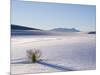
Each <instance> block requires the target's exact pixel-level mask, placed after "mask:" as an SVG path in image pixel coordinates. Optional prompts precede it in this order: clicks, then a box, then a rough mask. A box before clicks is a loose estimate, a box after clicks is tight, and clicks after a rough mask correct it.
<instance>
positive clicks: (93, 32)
mask: <svg viewBox="0 0 100 75" xmlns="http://www.w3.org/2000/svg"><path fill="white" fill-rule="evenodd" d="M88 34H96V31H91V32H88Z"/></svg>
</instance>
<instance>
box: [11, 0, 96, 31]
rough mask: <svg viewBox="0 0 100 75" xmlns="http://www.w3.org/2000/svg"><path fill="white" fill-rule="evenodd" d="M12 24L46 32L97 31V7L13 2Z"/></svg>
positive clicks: (15, 0)
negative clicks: (63, 30) (73, 29)
mask: <svg viewBox="0 0 100 75" xmlns="http://www.w3.org/2000/svg"><path fill="white" fill-rule="evenodd" d="M11 24H17V25H23V26H28V27H33V28H39V29H45V30H49V29H52V28H76V29H79V30H81V31H95V25H96V6H95V5H79V4H78V5H77V4H61V3H45V2H33V1H18V0H13V1H12V5H11Z"/></svg>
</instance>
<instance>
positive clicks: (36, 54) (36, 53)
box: [27, 49, 41, 63]
mask: <svg viewBox="0 0 100 75" xmlns="http://www.w3.org/2000/svg"><path fill="white" fill-rule="evenodd" d="M27 57H28V59H29V60H30V61H31V62H33V63H35V62H37V61H38V60H40V57H41V51H40V50H39V49H33V50H32V49H31V50H28V51H27Z"/></svg>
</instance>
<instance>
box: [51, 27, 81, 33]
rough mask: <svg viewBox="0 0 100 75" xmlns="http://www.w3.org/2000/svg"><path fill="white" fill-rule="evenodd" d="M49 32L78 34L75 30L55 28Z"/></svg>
mask: <svg viewBox="0 0 100 75" xmlns="http://www.w3.org/2000/svg"><path fill="white" fill-rule="evenodd" d="M50 31H55V32H80V31H79V30H77V29H75V28H55V29H51V30H50Z"/></svg>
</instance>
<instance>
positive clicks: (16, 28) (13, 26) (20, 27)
mask: <svg viewBox="0 0 100 75" xmlns="http://www.w3.org/2000/svg"><path fill="white" fill-rule="evenodd" d="M11 30H40V29H37V28H30V27H25V26H20V25H14V24H11Z"/></svg>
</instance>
